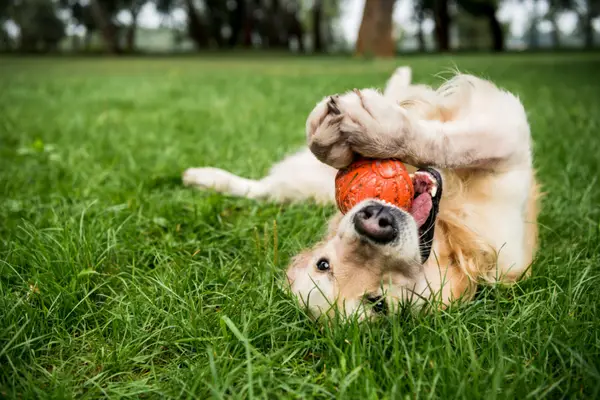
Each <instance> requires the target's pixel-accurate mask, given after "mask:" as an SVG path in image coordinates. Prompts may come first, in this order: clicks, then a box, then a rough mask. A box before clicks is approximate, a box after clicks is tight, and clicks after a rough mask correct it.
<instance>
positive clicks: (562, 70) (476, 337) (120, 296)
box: [0, 54, 600, 399]
mask: <svg viewBox="0 0 600 400" xmlns="http://www.w3.org/2000/svg"><path fill="white" fill-rule="evenodd" d="M402 63H407V64H409V65H411V66H412V67H413V68H414V76H415V79H416V80H418V81H422V82H426V83H432V84H434V83H439V82H440V80H441V79H442V78H443V76H448V74H447V72H448V71H449V70H451V69H452V68H454V67H458V68H459V69H460V70H462V71H465V72H471V73H476V74H480V75H482V76H484V77H488V78H491V79H493V80H494V81H496V82H497V83H498V84H499V85H501V86H503V87H505V88H507V89H509V90H512V91H514V92H516V93H517V94H518V95H519V96H520V98H521V99H522V101H523V102H524V104H525V106H526V108H527V110H528V113H529V118H530V123H531V126H532V132H533V137H534V140H535V157H536V158H535V164H536V167H537V168H538V170H539V178H540V180H541V182H542V184H543V185H544V190H545V191H546V193H547V195H546V197H545V199H544V202H543V212H542V215H541V218H540V223H541V251H540V253H539V257H538V259H537V261H536V262H535V264H534V266H533V275H532V277H531V278H530V279H528V280H526V281H524V282H522V283H521V284H519V285H517V286H514V287H511V288H501V287H486V288H483V289H482V290H481V291H480V292H479V293H478V295H477V297H476V299H475V301H474V302H472V303H470V304H467V305H464V306H461V307H453V308H451V309H449V310H447V311H444V312H438V313H432V314H429V315H412V314H409V313H402V314H400V315H395V316H390V317H387V318H384V319H382V320H380V321H377V322H375V323H372V324H363V325H357V324H348V325H344V326H336V327H334V328H329V327H322V326H320V325H317V324H315V323H314V322H313V321H312V320H311V319H310V318H308V317H307V316H306V314H305V312H304V311H303V310H302V309H301V308H299V307H298V306H297V305H296V304H295V302H294V301H293V299H291V298H290V297H289V296H288V294H287V293H286V292H285V291H283V290H282V289H281V288H280V283H281V282H282V279H283V271H284V269H285V266H286V264H287V261H288V260H289V258H290V256H292V255H293V254H294V252H296V251H297V250H299V249H300V248H302V247H304V246H307V245H309V244H312V243H313V242H314V241H315V240H317V238H318V236H319V235H320V233H321V232H322V230H323V227H324V220H325V218H326V217H327V216H329V215H330V214H331V213H332V212H333V208H331V207H325V208H323V207H317V206H315V205H313V204H304V205H277V204H264V203H258V202H255V201H250V200H243V199H235V198H228V197H224V196H221V195H218V194H214V193H201V192H198V191H194V190H191V189H188V188H184V187H182V185H181V183H180V176H181V172H182V171H183V170H184V169H185V168H187V167H191V166H205V165H212V166H218V167H223V168H227V169H229V170H232V171H233V172H235V173H239V174H244V175H246V176H249V177H253V178H258V177H260V176H262V175H263V174H265V173H266V172H267V170H268V168H269V166H270V164H271V163H273V162H274V161H276V160H278V159H280V158H281V157H283V156H284V155H285V154H287V153H289V152H291V151H294V150H295V149H297V148H298V147H299V146H302V145H303V143H304V138H303V135H304V123H305V120H306V117H307V115H308V113H309V111H310V110H311V109H312V107H313V106H314V104H315V103H316V102H317V101H318V100H319V99H320V98H321V97H322V96H324V95H327V94H332V93H335V92H340V91H345V90H348V89H352V88H354V87H368V86H377V87H381V86H382V85H383V84H384V82H385V80H386V79H387V77H388V75H389V74H390V73H391V71H392V70H393V69H394V67H395V66H396V65H398V64H402ZM439 72H446V74H442V76H441V77H440V76H438V75H437V74H438V73H439ZM599 170H600V54H598V55H594V54H588V55H578V54H568V55H561V56H550V55H506V56H501V57H500V56H499V57H493V56H489V55H485V56H483V55H482V56H466V55H465V56H456V57H450V56H447V57H441V56H431V57H409V58H406V59H404V60H403V59H398V60H394V61H359V60H353V59H344V58H331V59H327V58H307V59H294V58H252V59H249V58H247V59H244V58H236V57H227V58H217V57H214V58H206V59H202V58H198V59H196V58H180V59H169V58H164V59H116V60H111V59H100V58H99V59H68V58H64V59H49V58H48V59H35V58H24V59H18V58H3V59H0V318H1V320H0V397H8V398H32V397H48V398H50V397H51V398H71V397H77V398H97V397H111V398H120V397H125V396H130V397H144V398H148V397H149V398H164V397H177V398H179V397H196V398H206V397H214V398H232V397H233V398H238V397H239V398H246V397H251V396H254V397H267V396H268V397H270V398H311V397H319V398H333V397H340V398H359V399H383V398H389V399H397V398H410V399H413V398H414V399H421V398H442V399H451V398H490V399H494V398H526V397H531V398H598V397H599V396H600V289H599V287H600V189H599V188H598V185H599V182H598V174H599V172H600V171H599ZM291 179H292V178H291Z"/></svg>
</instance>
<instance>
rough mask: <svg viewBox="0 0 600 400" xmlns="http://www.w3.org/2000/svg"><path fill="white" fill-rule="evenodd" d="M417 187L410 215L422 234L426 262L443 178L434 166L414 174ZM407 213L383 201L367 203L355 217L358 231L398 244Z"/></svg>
mask: <svg viewBox="0 0 600 400" xmlns="http://www.w3.org/2000/svg"><path fill="white" fill-rule="evenodd" d="M412 180H413V186H414V189H415V194H414V199H413V202H412V205H411V208H410V210H408V212H409V214H410V215H411V216H412V217H413V219H414V221H415V223H416V225H417V230H418V234H419V249H420V253H421V259H422V261H423V262H425V261H426V260H427V258H429V254H430V252H431V245H432V242H433V234H434V229H435V220H436V217H437V213H438V207H439V201H440V198H441V194H442V177H441V175H440V173H439V172H437V171H436V170H434V169H431V168H426V169H421V170H419V171H417V172H415V173H414V174H413V175H412ZM407 217H408V215H407V213H406V212H404V211H401V210H400V209H399V208H398V207H396V206H394V205H392V204H389V203H387V202H385V201H382V200H377V201H372V202H368V203H367V204H365V205H364V206H363V207H362V208H361V209H360V210H359V211H358V212H357V213H356V214H355V215H354V218H353V223H354V227H355V229H356V231H357V232H358V233H359V234H360V235H361V236H362V237H363V238H366V239H368V240H369V241H370V242H374V243H376V244H391V243H395V241H396V240H397V239H398V237H399V235H400V227H401V226H402V224H404V223H405V221H403V219H405V218H407Z"/></svg>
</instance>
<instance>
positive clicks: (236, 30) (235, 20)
mask: <svg viewBox="0 0 600 400" xmlns="http://www.w3.org/2000/svg"><path fill="white" fill-rule="evenodd" d="M245 19H246V2H245V1H244V0H236V1H235V10H233V11H232V12H231V16H230V18H229V25H230V26H231V36H230V37H229V39H228V45H229V47H235V46H236V45H237V44H238V43H239V42H240V39H241V37H240V36H241V33H242V30H243V28H244V24H245Z"/></svg>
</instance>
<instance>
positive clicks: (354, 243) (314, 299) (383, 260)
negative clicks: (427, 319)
mask: <svg viewBox="0 0 600 400" xmlns="http://www.w3.org/2000/svg"><path fill="white" fill-rule="evenodd" d="M436 177H439V175H436V176H434V175H432V174H430V173H427V172H422V173H416V174H415V176H414V177H413V182H414V183H415V192H416V193H417V196H416V197H415V200H414V201H413V207H412V208H411V210H410V211H405V210H402V209H400V208H398V207H395V206H393V205H391V204H388V203H386V202H383V201H380V200H375V199H372V200H365V201H363V202H361V203H359V204H357V205H356V206H354V207H353V208H352V209H351V210H350V211H349V212H348V213H347V214H346V215H344V216H343V217H341V219H340V220H339V221H335V223H333V224H332V225H331V226H330V230H329V233H328V235H327V239H326V240H324V241H323V242H321V243H319V244H317V245H316V246H314V247H313V248H312V249H309V250H305V251H304V252H302V253H300V254H299V255H298V256H296V257H295V258H294V259H293V261H292V263H291V265H290V266H289V267H288V270H287V278H288V281H289V283H290V287H291V290H292V292H293V293H294V294H295V295H296V296H297V297H298V298H299V299H300V301H301V302H302V303H304V304H305V305H306V306H308V308H309V310H310V312H311V313H312V314H313V315H315V316H319V315H321V314H331V313H332V312H335V310H336V309H337V310H339V311H341V312H342V313H343V314H345V315H346V316H351V315H354V314H358V317H359V318H360V319H363V318H371V317H373V316H377V315H379V314H384V313H387V312H388V311H390V310H391V309H393V308H394V307H396V306H397V304H398V303H399V300H406V299H407V298H409V297H412V294H413V292H412V290H411V287H412V286H414V283H415V282H416V278H417V277H418V276H419V275H420V273H421V269H422V262H423V261H424V260H423V257H427V254H428V251H427V252H425V253H426V254H423V248H424V247H423V238H426V239H425V240H427V241H428V243H426V244H425V245H429V246H430V245H431V240H432V236H433V235H429V234H427V233H429V232H431V230H432V229H433V224H434V223H435V213H436V212H437V207H438V201H437V198H439V196H440V194H441V193H440V191H439V190H438V189H439V188H438V181H437V179H436ZM440 183H441V182H440ZM436 196H437V198H436ZM424 229H425V230H426V231H427V232H425V231H424Z"/></svg>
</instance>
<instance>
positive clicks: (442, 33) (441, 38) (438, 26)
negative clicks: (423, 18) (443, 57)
mask: <svg viewBox="0 0 600 400" xmlns="http://www.w3.org/2000/svg"><path fill="white" fill-rule="evenodd" d="M433 13H434V19H435V40H436V42H437V47H438V51H448V50H450V12H449V11H448V0H434V4H433Z"/></svg>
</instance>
